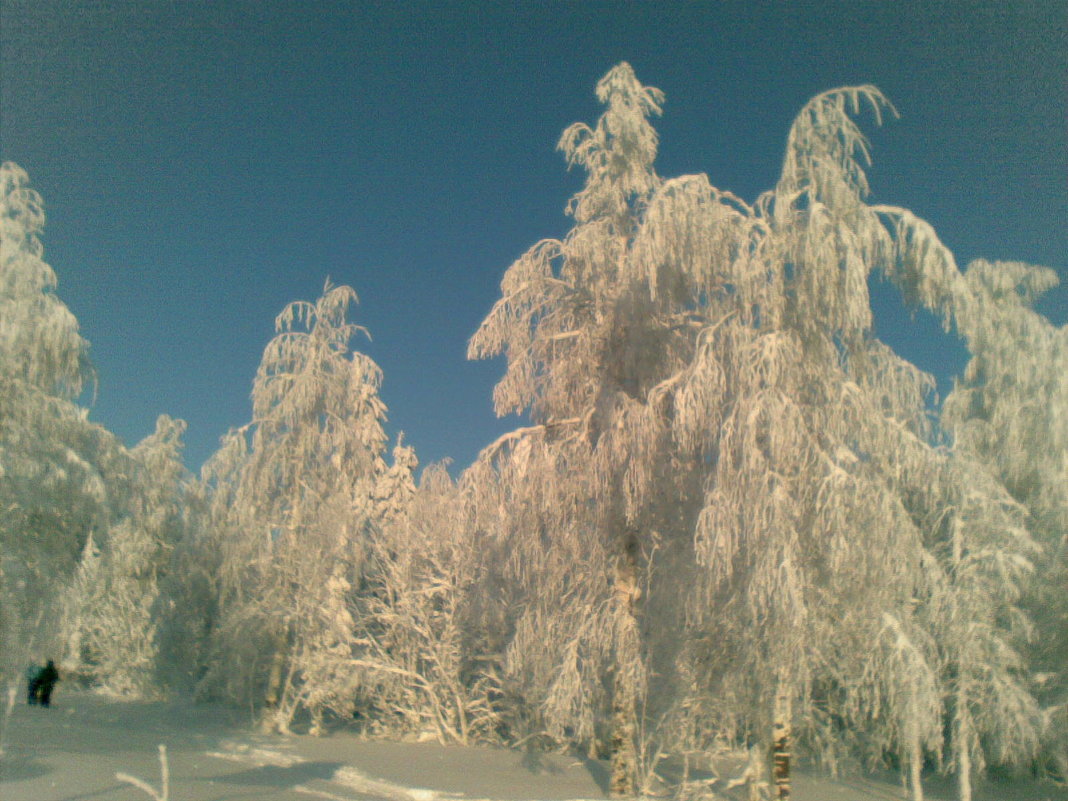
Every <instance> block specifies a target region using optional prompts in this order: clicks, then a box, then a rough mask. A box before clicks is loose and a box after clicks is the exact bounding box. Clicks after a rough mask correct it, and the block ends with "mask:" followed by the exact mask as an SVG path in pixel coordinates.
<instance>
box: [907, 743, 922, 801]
mask: <svg viewBox="0 0 1068 801" xmlns="http://www.w3.org/2000/svg"><path fill="white" fill-rule="evenodd" d="M922 773H923V748H922V747H921V746H920V738H919V735H918V734H916V733H915V732H913V735H912V738H911V742H910V743H909V784H910V786H911V789H912V801H923V782H922V781H921V780H920V776H921V774H922Z"/></svg>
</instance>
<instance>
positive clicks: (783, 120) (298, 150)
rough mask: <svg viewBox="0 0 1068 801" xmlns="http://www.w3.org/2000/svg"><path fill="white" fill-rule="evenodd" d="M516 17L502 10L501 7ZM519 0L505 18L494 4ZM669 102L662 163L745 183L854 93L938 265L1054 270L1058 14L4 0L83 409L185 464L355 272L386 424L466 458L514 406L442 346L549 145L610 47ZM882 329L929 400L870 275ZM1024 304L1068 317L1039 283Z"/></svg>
mask: <svg viewBox="0 0 1068 801" xmlns="http://www.w3.org/2000/svg"><path fill="white" fill-rule="evenodd" d="M513 6H514V8H513ZM517 9H518V10H517ZM624 60H625V61H629V62H630V63H631V65H632V66H633V67H634V69H635V71H636V72H637V74H638V77H639V79H640V80H641V81H642V82H643V83H645V84H647V85H652V86H656V87H659V88H660V89H662V90H663V91H664V92H665V93H666V95H667V102H666V105H665V108H664V116H663V118H662V119H660V120H658V121H656V122H655V125H656V127H657V129H658V131H659V132H660V135H661V149H660V158H659V159H658V162H657V169H658V172H659V173H660V174H661V175H663V176H668V177H670V176H674V175H679V174H683V173H695V172H704V173H707V174H708V175H709V178H710V179H711V181H712V183H713V184H714V185H716V186H718V187H720V188H723V189H729V190H731V191H733V192H735V193H737V194H740V195H742V196H743V197H745V198H747V199H750V200H752V199H753V198H755V196H756V195H757V194H758V193H759V192H761V191H763V190H765V189H768V188H770V187H771V186H772V185H773V183H774V181H775V179H776V177H777V175H778V171H779V168H780V164H781V158H782V150H783V146H784V143H785V137H786V133H787V130H788V128H789V125H790V123H791V121H792V120H793V117H794V115H795V114H796V113H797V112H798V111H799V110H800V108H801V106H802V104H803V103H804V102H805V101H806V100H808V99H809V98H810V97H811V96H812V95H814V94H815V93H817V92H819V91H822V90H825V89H829V88H832V87H835V86H840V85H843V84H858V83H874V84H876V85H877V86H878V87H879V88H880V89H882V90H883V91H884V92H885V93H886V94H887V95H888V96H889V97H890V99H891V100H892V101H893V102H894V104H895V105H896V106H897V108H898V110H899V111H900V113H901V119H899V120H896V121H893V120H891V121H888V122H887V123H886V124H885V126H884V127H883V128H881V129H875V128H874V127H873V125H872V124H871V121H870V120H866V121H865V129H866V130H867V131H868V132H869V133H870V135H871V138H872V141H873V146H874V162H875V163H874V166H873V168H872V170H871V172H870V178H871V183H872V187H873V199H874V200H875V201H877V202H887V203H894V204H898V205H903V206H907V207H909V208H911V209H912V210H913V211H915V212H916V213H918V214H919V215H921V216H922V217H924V218H926V219H927V220H928V221H930V222H931V223H932V224H933V225H934V226H935V228H936V229H937V231H938V232H939V234H940V235H941V237H942V239H943V241H945V242H946V244H948V245H949V246H950V248H951V249H952V250H953V251H954V252H955V253H956V255H957V258H958V261H959V263H960V264H961V266H963V265H964V264H966V263H967V262H968V261H969V260H971V259H972V258H976V257H986V258H991V259H1018V260H1022V261H1028V262H1032V263H1037V264H1044V265H1047V266H1050V267H1053V268H1055V269H1056V270H1057V271H1058V272H1059V273H1060V275H1061V276H1062V281H1063V280H1065V279H1068V225H1066V223H1068V4H1066V3H1065V2H1064V0H1050V1H1049V2H1028V1H1026V0H1011V2H1005V0H994V1H993V2H982V3H981V2H953V1H952V0H944V1H943V2H938V3H932V2H909V0H898V2H863V1H862V0H851V1H850V2H842V3H834V2H826V1H824V2H812V3H809V2H797V1H796V0H782V1H780V2H764V3H761V2H741V1H740V0H739V1H738V2H688V3H677V2H646V3H629V2H598V1H597V0H583V1H582V2H579V1H578V0H575V2H570V3H552V2H526V3H520V2H516V3H491V2H481V3H471V2H459V0H456V1H454V2H449V0H439V2H434V3H425V4H424V3H413V2H405V3H399V2H398V3H388V2H303V3H297V2H284V3H280V2H270V1H269V0H253V1H252V2H232V1H231V0H214V1H213V2H211V1H205V2H182V1H181V0H132V1H131V2H118V1H117V0H97V1H96V2H88V1H84V2H77V1H76V0H62V2H53V1H52V0H0V157H2V158H3V159H4V160H12V161H15V162H18V163H19V164H20V165H21V166H22V167H23V168H25V169H26V170H27V171H28V172H29V174H30V179H31V181H32V183H33V185H34V187H35V188H36V189H37V190H38V191H39V192H40V193H41V194H42V195H43V196H44V198H45V202H46V209H47V213H48V223H47V226H46V229H45V234H44V244H45V257H46V260H47V261H48V262H49V263H50V264H51V265H52V266H53V267H54V268H55V269H56V271H57V273H58V275H59V281H60V284H59V295H60V297H61V298H62V299H63V300H64V301H65V302H66V303H67V305H68V306H70V308H71V310H72V311H73V312H74V314H75V315H77V317H78V319H79V321H80V323H81V326H82V332H83V334H84V335H85V337H86V338H87V339H88V340H89V341H90V342H91V343H92V348H91V351H90V353H91V358H92V360H93V363H94V364H95V366H96V368H97V371H98V374H99V391H98V395H97V400H96V402H95V405H94V406H93V407H92V412H91V417H92V418H94V419H96V420H98V421H100V422H102V423H103V424H104V425H106V426H107V427H108V428H109V429H111V430H112V431H115V432H116V433H117V434H119V435H120V436H121V437H122V438H123V439H124V440H125V441H126V442H127V443H128V444H131V445H132V444H134V443H135V442H136V441H137V440H139V439H140V438H141V437H143V436H145V435H147V434H148V433H150V432H151V431H152V428H153V423H154V421H155V418H156V416H157V415H158V414H160V413H164V412H165V413H167V414H170V415H172V416H175V417H181V418H183V419H185V420H187V421H188V422H189V431H188V433H187V437H186V442H187V450H186V461H187V463H188V464H189V465H190V467H192V468H194V469H196V468H198V467H199V465H200V464H201V462H202V461H203V460H204V459H205V458H206V457H207V456H208V455H209V454H210V453H211V452H212V451H213V450H214V448H215V447H216V444H217V442H218V438H219V436H220V435H221V434H222V433H223V432H224V431H225V430H226V429H227V428H228V427H230V426H235V425H241V424H243V423H245V422H247V421H248V419H249V417H250V415H251V404H250V400H249V391H250V389H251V384H252V378H253V376H254V374H255V370H256V366H257V365H258V363H259V359H260V355H261V354H262V351H263V348H264V346H265V345H266V343H267V341H268V339H269V338H270V337H271V335H272V332H273V328H272V326H273V321H274V317H275V315H276V314H277V313H278V312H279V311H280V310H281V309H282V307H283V306H284V305H285V304H286V303H288V302H289V301H291V300H296V299H308V300H314V299H315V298H316V297H318V295H319V293H320V291H321V289H322V286H323V281H324V279H325V278H326V277H327V276H329V277H331V278H332V279H333V281H334V282H335V283H345V284H350V285H352V286H353V287H354V288H355V289H356V291H357V292H358V293H359V295H360V299H361V305H360V306H359V307H357V309H356V311H355V314H354V315H353V317H354V319H355V321H356V322H358V323H360V324H362V325H364V326H366V327H367V328H368V329H369V330H370V332H371V336H372V337H373V341H372V342H367V341H360V342H356V343H355V344H356V346H357V347H358V348H360V349H361V350H364V351H365V352H367V353H368V354H369V355H371V357H372V358H374V359H375V360H376V361H377V362H378V363H379V365H380V366H381V367H382V369H383V371H384V373H385V382H384V386H383V390H382V396H383V399H384V400H385V402H386V404H387V405H388V406H389V409H390V423H389V428H390V431H391V432H396V431H398V430H403V431H404V432H405V434H406V440H407V441H408V442H410V443H412V444H414V445H415V447H416V450H417V453H418V454H419V457H420V460H421V461H422V462H423V463H424V464H425V463H427V462H429V461H431V460H437V459H441V458H443V457H445V456H451V457H452V458H453V459H454V461H455V464H456V466H457V467H463V466H466V465H467V464H469V463H470V462H471V460H472V459H473V458H474V456H475V455H476V453H477V452H478V450H479V449H480V448H481V447H483V446H484V445H486V444H488V443H489V442H490V441H491V440H492V439H493V438H495V437H496V436H497V435H498V434H499V433H501V432H503V431H504V430H506V429H507V428H509V427H512V426H514V425H515V424H516V422H517V421H516V420H514V419H512V420H503V421H498V420H496V419H495V417H494V414H493V409H492V398H491V392H492V387H493V384H494V382H495V381H496V380H497V378H498V377H499V376H500V375H501V374H502V372H503V363H502V362H501V361H496V362H481V363H470V362H467V361H465V356H464V354H465V349H466V344H467V340H468V338H469V337H470V336H471V334H473V333H474V331H475V329H476V328H477V326H478V324H479V322H480V321H481V320H482V318H483V317H484V316H485V314H486V312H487V311H489V309H490V307H491V305H492V304H493V302H494V300H495V299H496V298H497V296H498V294H499V281H500V278H501V275H502V274H503V272H504V270H505V269H506V268H507V266H508V265H509V264H510V263H511V262H512V261H513V260H514V259H515V258H516V257H517V256H519V255H520V254H521V253H522V252H523V251H524V250H526V249H527V248H528V247H529V246H530V245H532V244H533V243H534V242H536V241H537V240H538V239H541V238H544V237H550V236H562V235H563V234H565V233H566V231H567V230H568V228H569V225H568V220H567V218H566V217H565V216H564V215H563V208H564V204H565V203H566V201H567V199H568V197H569V196H570V195H571V194H572V193H574V192H575V191H576V190H577V189H578V188H579V186H580V184H581V180H582V175H581V173H575V172H572V173H568V172H567V170H566V168H565V164H564V161H563V159H562V158H561V156H560V154H559V153H557V152H555V150H554V147H555V145H556V142H557V139H558V138H559V135H560V133H561V131H562V130H563V129H564V128H565V127H566V126H567V125H569V124H570V123H572V122H574V121H577V120H582V121H586V122H593V121H594V120H596V118H597V116H598V115H599V114H600V110H601V107H600V106H599V104H598V103H597V101H596V99H595V97H594V94H593V89H594V85H595V84H596V82H597V80H598V79H599V78H600V77H601V75H603V74H604V73H605V72H606V71H607V70H608V69H609V68H610V67H611V66H612V65H613V64H615V63H617V62H619V61H624ZM875 304H876V320H877V322H876V325H877V330H878V332H879V335H880V336H881V337H882V338H883V339H885V340H886V341H888V342H890V344H892V345H893V346H894V347H895V348H897V349H898V350H899V351H900V352H901V353H903V354H904V355H905V356H907V357H908V358H910V359H912V360H913V361H915V362H916V363H918V364H919V365H920V366H921V367H923V368H925V369H927V370H930V371H933V372H935V373H936V375H937V376H938V378H939V381H940V387H941V388H942V389H943V391H944V390H945V388H946V387H947V386H948V383H947V382H948V380H949V377H950V376H951V375H952V374H953V373H954V372H957V371H959V370H960V368H961V367H962V365H963V358H964V352H963V350H962V348H961V347H960V345H959V343H957V342H956V341H955V340H954V339H953V338H951V337H946V336H944V335H943V334H942V333H941V330H940V329H939V327H938V326H937V325H936V324H934V322H933V321H932V320H930V319H929V318H928V317H926V316H925V315H923V314H920V315H917V316H916V318H915V319H914V320H913V319H911V318H910V316H909V315H908V314H907V313H906V312H904V311H903V310H902V308H901V307H900V303H899V302H898V301H897V299H896V295H895V293H894V292H893V291H892V290H890V289H888V288H887V287H885V286H882V287H876V293H875ZM1041 309H1042V310H1043V311H1044V312H1045V313H1046V314H1047V315H1049V316H1050V317H1051V318H1052V319H1053V320H1054V321H1056V322H1058V323H1060V324H1063V323H1064V322H1065V321H1066V318H1068V290H1066V289H1065V287H1064V286H1063V285H1062V287H1060V288H1059V289H1058V290H1056V291H1055V292H1054V293H1052V294H1051V295H1050V296H1049V297H1048V298H1047V299H1046V300H1045V301H1044V303H1043V304H1042V306H1041Z"/></svg>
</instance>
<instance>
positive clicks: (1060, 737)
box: [943, 261, 1068, 777]
mask: <svg viewBox="0 0 1068 801" xmlns="http://www.w3.org/2000/svg"><path fill="white" fill-rule="evenodd" d="M963 283H964V288H963V289H962V290H961V292H960V295H961V297H962V299H961V301H960V303H959V307H960V309H961V311H959V312H958V313H957V315H956V319H957V327H958V329H959V331H960V332H961V333H962V335H963V336H964V338H965V340H966V342H967V345H968V350H969V351H970V352H971V356H972V358H971V361H970V362H969V363H968V366H967V368H966V370H965V373H964V376H963V378H962V379H961V380H959V381H958V382H957V383H956V385H955V387H954V389H953V392H952V393H950V395H949V397H948V398H947V399H946V403H945V409H944V414H943V419H944V421H945V425H946V428H947V430H948V431H949V432H950V434H951V435H952V436H953V438H954V447H955V449H957V450H958V451H960V452H961V453H962V454H966V455H967V456H968V457H969V458H971V459H973V460H975V461H976V462H977V463H978V464H980V465H982V466H983V467H985V468H986V469H989V470H991V471H992V472H993V474H994V475H996V476H997V477H998V478H999V479H1000V480H1001V481H1002V482H1003V483H1004V485H1005V487H1006V488H1007V489H1008V492H1009V493H1010V494H1011V497H1012V499H1013V500H1014V501H1015V502H1017V503H1019V504H1020V505H1021V508H1022V509H1023V510H1024V511H1025V513H1026V516H1027V519H1026V524H1027V525H1028V526H1029V528H1030V529H1031V531H1032V532H1033V534H1034V536H1035V538H1036V540H1037V541H1038V544H1039V545H1040V546H1042V550H1041V552H1039V553H1038V554H1036V555H1035V556H1034V561H1035V565H1036V568H1037V570H1036V573H1035V576H1034V578H1033V579H1030V580H1029V581H1028V582H1027V585H1028V591H1027V594H1026V603H1027V605H1028V606H1029V607H1030V608H1031V609H1033V610H1034V616H1035V623H1036V624H1037V630H1036V632H1035V636H1034V643H1035V647H1034V653H1035V657H1036V660H1035V661H1036V666H1035V667H1036V669H1037V671H1038V672H1037V674H1036V683H1037V686H1038V693H1039V697H1040V698H1041V699H1042V701H1043V703H1044V704H1045V705H1046V715H1047V717H1048V718H1049V721H1050V729H1051V732H1050V736H1049V737H1047V745H1046V747H1045V756H1046V758H1047V759H1048V761H1049V763H1050V764H1049V767H1051V768H1053V769H1054V770H1055V771H1056V772H1057V773H1059V775H1060V776H1061V777H1064V776H1066V775H1068V671H1066V670H1065V668H1064V665H1065V660H1066V654H1068V593H1066V592H1065V587H1068V539H1066V538H1068V489H1066V488H1068V327H1065V326H1061V327H1059V328H1058V327H1056V326H1054V325H1052V324H1051V323H1050V322H1049V321H1048V320H1047V319H1046V318H1044V317H1042V316H1041V315H1040V314H1038V313H1036V312H1035V311H1033V310H1032V309H1031V304H1032V303H1033V301H1034V300H1035V299H1036V298H1037V297H1038V296H1039V295H1041V293H1042V292H1044V291H1045V290H1046V289H1049V288H1050V287H1051V286H1053V285H1054V284H1055V283H1056V276H1055V274H1054V273H1053V272H1052V271H1051V270H1047V269H1042V268H1038V267H1031V266H1029V265H1025V264H1019V263H1012V262H1010V263H1004V262H1001V263H990V262H985V261H976V262H973V263H972V264H971V265H969V267H968V270H967V272H966V273H965V275H964V281H963Z"/></svg>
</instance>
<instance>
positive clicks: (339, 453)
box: [204, 282, 387, 730]
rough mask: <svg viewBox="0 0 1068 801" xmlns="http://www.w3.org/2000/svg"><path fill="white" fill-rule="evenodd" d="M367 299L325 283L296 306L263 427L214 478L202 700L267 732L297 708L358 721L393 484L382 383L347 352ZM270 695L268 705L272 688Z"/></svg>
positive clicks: (267, 388) (237, 440)
mask: <svg viewBox="0 0 1068 801" xmlns="http://www.w3.org/2000/svg"><path fill="white" fill-rule="evenodd" d="M355 300H356V295H355V293H354V292H353V290H352V289H350V288H349V287H345V286H341V287H334V286H331V285H330V284H329V282H328V283H327V285H326V286H325V288H324V290H323V295H322V297H321V298H319V300H318V301H316V302H315V303H306V302H297V303H292V304H290V305H288V306H287V307H286V308H285V309H284V310H283V311H282V313H281V314H280V315H279V316H278V318H277V320H276V330H277V331H278V333H277V335H276V336H275V338H274V339H272V340H271V342H270V343H269V344H268V345H267V347H266V349H265V350H264V354H263V360H262V362H261V364H260V368H259V370H258V372H257V374H256V379H255V382H254V384H253V390H252V401H253V420H252V422H251V423H250V424H249V425H248V426H246V427H245V429H243V430H242V431H240V432H235V433H233V434H231V435H230V436H229V437H228V438H226V439H225V440H224V443H223V448H222V450H221V451H220V453H219V454H218V455H217V457H216V458H215V459H214V460H212V462H210V463H209V465H208V466H207V468H206V472H205V478H206V480H207V481H208V482H209V483H210V484H211V485H213V493H214V496H213V499H212V511H211V518H212V525H213V526H214V527H215V533H214V534H213V535H212V537H210V538H208V539H207V540H205V543H206V544H210V543H211V542H214V543H216V545H217V547H219V548H220V549H221V551H222V559H221V564H220V565H219V572H220V576H219V610H218V620H217V622H216V627H215V631H214V632H213V635H212V636H213V652H212V655H211V657H210V665H209V668H210V670H209V674H208V676H207V677H206V679H205V682H204V687H205V689H208V688H212V687H214V688H218V691H219V692H222V693H224V694H225V695H226V696H227V697H229V698H231V699H233V700H237V701H241V702H243V703H252V704H256V705H259V704H261V703H262V704H263V705H264V708H263V717H262V720H263V724H264V727H265V728H267V729H281V730H287V729H288V727H289V724H290V722H291V721H292V719H293V716H294V715H295V714H296V713H297V711H298V710H300V709H307V710H309V711H310V712H311V713H312V715H313V717H314V718H315V719H316V720H318V719H319V717H320V716H321V714H322V712H323V711H324V709H334V710H335V711H338V712H340V713H341V714H347V712H351V709H349V708H348V704H349V703H350V698H351V691H352V682H353V681H354V678H353V676H354V673H353V667H352V665H351V659H352V657H353V651H352V649H353V647H354V639H355V633H354V625H355V622H354V620H353V618H352V615H351V612H350V610H349V608H348V606H349V603H350V596H351V594H352V592H354V591H355V590H356V589H357V588H358V586H359V584H360V582H361V581H362V580H363V575H364V572H365V570H366V569H367V560H368V548H369V539H370V537H371V536H372V533H373V530H374V528H375V524H376V514H377V512H378V509H379V504H380V503H381V502H382V501H381V499H380V498H379V495H378V493H379V489H380V480H381V479H382V477H383V476H384V475H385V474H386V469H387V466H386V463H385V461H384V459H383V450H384V447H385V443H386V436H385V433H384V432H383V430H382V422H383V420H384V419H385V412H386V409H385V405H384V404H383V403H382V401H381V400H380V398H379V396H378V387H379V384H380V382H381V378H382V376H381V371H380V370H379V368H378V366H377V365H376V364H375V363H374V362H373V361H371V359H369V358H368V357H367V356H365V355H364V354H362V353H359V352H357V351H353V350H351V349H350V346H349V342H350V340H351V338H352V336H353V335H354V334H356V333H357V332H359V331H361V330H362V329H360V328H359V327H358V326H356V325H354V324H352V323H349V322H348V321H347V319H346V317H347V314H348V308H349V306H350V304H351V303H353V302H354V301H355ZM265 686H266V698H264V695H263V693H264V687H265Z"/></svg>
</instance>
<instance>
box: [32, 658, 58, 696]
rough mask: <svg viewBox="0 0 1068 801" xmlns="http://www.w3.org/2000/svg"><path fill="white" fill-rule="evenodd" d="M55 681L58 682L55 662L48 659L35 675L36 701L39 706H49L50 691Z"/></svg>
mask: <svg viewBox="0 0 1068 801" xmlns="http://www.w3.org/2000/svg"><path fill="white" fill-rule="evenodd" d="M57 681H59V671H58V670H56V664H55V662H53V661H52V660H51V659H49V660H48V664H47V665H45V666H44V667H43V668H41V672H40V673H38V674H37V701H38V703H40V705H41V706H48V705H49V702H50V701H51V700H52V689H53V688H54V687H55V686H56V682H57Z"/></svg>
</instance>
